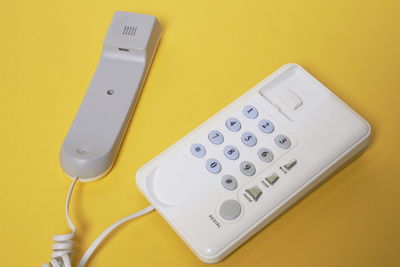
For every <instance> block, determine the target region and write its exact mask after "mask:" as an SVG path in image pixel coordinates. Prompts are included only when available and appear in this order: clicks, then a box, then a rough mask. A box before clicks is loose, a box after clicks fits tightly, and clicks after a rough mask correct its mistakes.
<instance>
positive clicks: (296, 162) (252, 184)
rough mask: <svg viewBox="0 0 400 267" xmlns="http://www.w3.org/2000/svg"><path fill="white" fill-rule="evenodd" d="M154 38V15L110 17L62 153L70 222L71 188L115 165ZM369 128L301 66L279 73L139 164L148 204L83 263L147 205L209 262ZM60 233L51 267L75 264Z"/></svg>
mask: <svg viewBox="0 0 400 267" xmlns="http://www.w3.org/2000/svg"><path fill="white" fill-rule="evenodd" d="M159 36H160V27H159V24H158V22H157V20H156V19H155V18H154V17H152V16H146V15H139V14H134V13H127V12H117V13H116V14H115V16H114V19H113V22H112V24H111V26H110V29H109V32H108V33H107V37H106V40H105V42H104V49H103V57H102V59H101V61H100V63H99V66H98V69H97V71H96V74H95V76H94V78H93V80H92V83H91V85H90V86H89V89H88V92H87V94H86V96H85V98H84V100H83V102H82V105H81V107H80V109H79V111H78V114H77V116H76V118H75V120H74V123H73V124H72V126H71V129H70V131H69V133H68V135H67V137H66V139H65V141H64V144H63V148H62V152H61V164H62V167H63V170H64V171H65V172H66V173H67V174H68V175H69V176H71V177H73V178H74V183H73V184H72V186H71V189H70V193H69V195H68V199H67V209H66V213H67V219H68V222H69V223H70V225H71V224H72V222H71V221H70V219H69V215H68V203H69V199H70V196H71V193H72V189H73V187H74V185H75V183H76V181H77V180H79V181H91V180H95V179H97V178H100V177H102V176H103V175H105V173H106V172H107V171H108V170H109V169H110V168H111V166H112V162H113V161H114V159H115V156H116V154H117V151H118V148H119V145H120V143H121V140H122V137H123V135H124V132H125V130H126V127H127V124H128V122H129V118H130V114H131V113H132V110H133V108H134V105H135V102H136V99H137V96H138V94H139V90H140V87H141V84H142V83H143V80H144V77H145V74H146V72H147V69H148V67H149V65H150V62H151V58H152V56H153V54H154V52H155V49H156V46H157V43H158V40H159ZM132 88H133V89H132ZM370 131H371V129H370V126H369V124H368V123H367V122H366V121H365V120H364V119H363V118H361V117H360V116H359V115H358V114H357V113H356V112H355V111H353V110H352V109H351V108H350V107H349V106H347V105H346V104H345V103H344V102H343V101H341V100H340V99H339V98H338V97H337V96H335V95H334V94H333V93H332V92H331V91H330V90H328V89H327V88H326V87H325V86H323V85H322V84H321V83H320V82H319V81H317V80H316V79H315V78H314V77H312V76H311V75H310V74H309V73H308V72H307V71H305V70H304V69H303V68H302V67H300V66H299V65H296V64H287V65H284V66H283V67H281V68H280V69H279V70H277V71H276V72H274V73H273V74H272V75H270V76H269V77H267V78H266V79H265V80H263V81H262V82H260V83H259V84H258V85H256V86H255V87H253V88H252V89H250V90H249V91H247V92H246V93H245V94H244V95H242V96H241V97H239V98H238V99H237V100H235V101H234V102H232V103H231V104H229V105H228V106H227V107H225V108H224V109H223V110H222V111H220V112H218V113H217V114H216V115H214V116H213V117H211V118H210V119H209V120H207V121H206V122H204V123H203V124H202V125H200V126H199V127H197V128H196V129H194V130H193V131H192V132H191V133H189V134H188V135H186V136H185V137H183V138H182V139H181V140H179V141H178V142H177V143H176V144H174V145H172V146H171V147H169V148H168V149H167V150H165V151H164V152H163V153H161V154H160V155H158V156H157V157H155V158H154V159H153V160H151V161H150V162H149V163H147V164H146V165H144V166H143V167H142V168H140V169H139V171H138V172H137V175H136V182H137V185H138V188H139V189H140V191H141V192H142V193H143V194H144V195H145V197H146V198H147V199H148V200H149V202H150V203H151V206H150V207H148V208H146V209H144V210H142V211H139V212H138V213H134V214H132V215H130V216H128V217H126V218H124V219H122V220H120V221H119V222H117V223H115V224H114V225H112V226H111V227H110V228H108V229H107V230H106V231H104V232H103V233H102V234H101V235H100V237H99V238H98V239H97V240H96V241H95V242H94V243H93V244H92V246H91V247H90V248H89V249H88V251H87V252H86V253H85V255H84V257H83V258H82V260H81V262H80V263H79V266H84V265H85V264H86V262H87V260H88V259H89V257H90V256H91V254H92V253H93V251H94V250H95V249H96V247H97V246H98V244H99V243H100V242H101V241H102V240H103V239H104V237H105V236H106V235H107V234H109V233H110V232H111V231H112V230H113V229H115V228H116V227H118V226H119V225H121V224H122V223H124V222H126V221H128V220H130V219H133V218H136V217H138V216H140V215H143V214H146V213H147V212H150V211H151V210H153V208H155V209H156V210H157V211H158V212H159V213H160V214H161V215H162V217H163V218H164V219H165V220H166V221H167V222H168V223H169V225H170V226H171V227H172V228H173V229H174V230H175V231H176V233H177V234H178V235H179V236H180V237H181V238H182V239H183V240H184V242H185V243H186V244H187V245H188V246H189V247H190V248H191V249H192V251H193V252H194V253H195V254H196V255H197V256H198V257H199V258H200V259H201V260H202V261H204V262H207V263H216V262H218V261H220V260H222V259H223V258H224V257H226V256H227V255H229V254H230V253H231V252H232V251H233V250H235V249H236V248H237V247H239V246H240V245H241V244H243V243H244V242H245V241H246V240H248V239H249V238H250V237H251V236H253V235H254V234H255V233H257V232H258V231H260V230H261V229H262V228H263V227H264V226H265V225H267V224H268V223H269V222H271V221H272V220H273V219H274V218H275V217H277V216H278V215H279V214H281V213H282V212H284V211H285V210H286V209H287V208H289V207H290V206H291V205H292V204H294V203H295V202H296V201H297V200H299V199H300V198H301V197H303V196H304V195H305V194H306V193H307V192H309V191H310V190H311V189H312V188H314V187H315V186H316V185H318V184H319V183H320V182H321V181H323V180H324V179H325V178H327V177H328V176H329V175H330V174H331V173H332V172H333V171H335V170H336V169H337V168H339V167H340V166H342V165H343V164H344V163H345V162H347V161H348V160H349V159H351V158H352V157H353V156H354V155H356V154H357V153H358V152H360V151H361V150H362V149H363V148H365V147H366V146H367V144H368V141H369V137H370ZM72 226H73V224H72V225H71V228H72V229H73V233H74V230H75V228H74V226H73V227H72ZM63 236H64V239H66V241H60V240H59V241H58V242H59V243H57V244H55V245H58V246H61V247H62V246H63V245H64V247H63V249H60V250H58V251H57V249H55V251H56V253H55V255H53V259H52V261H53V262H50V265H51V264H53V265H51V266H53V267H58V266H71V265H68V264H67V263H66V262H67V261H69V258H68V254H69V253H70V252H71V248H70V247H72V245H71V246H70V247H69V249H68V248H66V247H68V245H65V244H67V243H68V244H70V240H71V239H72V237H73V235H72V236H68V238H66V237H65V235H63ZM56 237H60V236H56ZM59 239H60V238H59ZM60 244H61V245H60ZM60 251H61V252H60ZM57 252H59V253H57ZM55 264H60V265H55ZM62 264H64V265H62ZM69 264H71V263H70V262H69ZM46 266H49V265H46Z"/></svg>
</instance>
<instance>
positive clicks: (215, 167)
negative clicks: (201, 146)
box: [206, 159, 221, 173]
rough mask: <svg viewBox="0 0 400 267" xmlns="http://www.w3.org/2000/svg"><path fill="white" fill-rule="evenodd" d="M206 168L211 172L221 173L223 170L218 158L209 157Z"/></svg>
mask: <svg viewBox="0 0 400 267" xmlns="http://www.w3.org/2000/svg"><path fill="white" fill-rule="evenodd" d="M206 168H207V170H208V171H209V172H211V173H219V172H220V171H221V163H219V161H218V160H216V159H208V160H207V162H206Z"/></svg>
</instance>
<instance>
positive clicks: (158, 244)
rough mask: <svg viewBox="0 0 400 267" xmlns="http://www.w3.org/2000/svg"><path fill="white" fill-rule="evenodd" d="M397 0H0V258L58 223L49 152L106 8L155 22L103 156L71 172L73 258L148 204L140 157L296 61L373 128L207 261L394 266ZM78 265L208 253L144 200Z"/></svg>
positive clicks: (399, 258) (56, 171)
mask: <svg viewBox="0 0 400 267" xmlns="http://www.w3.org/2000/svg"><path fill="white" fill-rule="evenodd" d="M399 3H400V2H399V1H397V0H394V1H349V0H345V1H342V0H341V1H309V0H307V1H299V0H293V1H278V0H274V1H265V0H264V1H262V0H261V1H212V0H207V1H205V0H202V1H172V0H171V1H161V0H160V1H153V0H142V1H135V0H129V1H128V0H113V1H100V0H97V1H95V0H90V1H77V0H71V1H55V0H48V1H44V0H37V1H2V3H1V11H0V33H1V40H0V81H1V83H0V86H1V91H0V92H1V95H0V118H1V121H0V125H1V131H0V140H1V154H0V164H1V178H0V214H1V215H0V216H1V217H0V254H1V256H0V266H5V267H13V266H17V267H19V266H21V267H23V266H40V264H41V263H42V262H45V261H47V260H48V259H49V257H50V246H51V236H52V235H53V234H57V233H59V234H62V233H64V232H66V231H67V230H68V228H67V225H66V223H65V218H64V211H63V207H64V201H65V196H66V193H67V189H68V187H69V185H70V183H71V181H70V180H69V179H67V178H66V176H65V175H64V174H63V173H62V171H61V169H60V167H59V162H58V154H59V150H60V146H61V143H62V141H63V138H64V136H65V135H66V133H67V131H68V129H69V126H70V125H71V123H72V120H73V117H74V115H75V113H76V111H77V109H78V107H79V104H80V102H81V100H82V97H83V96H84V94H85V91H86V88H87V86H88V84H89V82H90V80H91V77H92V75H93V73H94V71H95V68H96V65H97V62H98V60H99V56H100V52H101V48H102V41H103V38H104V36H105V33H106V30H107V28H108V25H109V23H110V21H111V18H112V16H113V13H114V11H116V10H123V11H131V12H138V13H145V14H152V15H155V16H157V18H159V20H160V22H161V24H162V27H163V29H164V33H163V37H162V40H161V42H160V45H159V48H158V52H157V54H156V57H155V59H154V62H153V65H152V67H151V71H150V73H149V76H148V79H147V82H146V84H145V87H144V90H143V94H142V96H141V98H140V101H139V104H138V106H137V109H136V111H135V113H134V116H133V118H132V123H131V125H130V127H129V130H128V133H127V135H126V138H125V141H124V143H123V145H122V148H121V151H120V153H119V157H118V159H117V161H116V163H115V165H114V168H113V169H112V171H111V172H110V173H109V174H108V175H107V176H106V177H105V178H103V179H102V180H99V181H97V182H93V183H88V184H79V185H78V186H77V190H76V192H75V193H76V194H75V195H74V197H73V202H72V217H73V219H74V221H75V222H76V224H77V226H78V231H79V233H78V238H77V242H76V243H77V250H76V253H75V257H74V258H75V259H76V258H78V257H80V256H81V255H82V253H83V251H84V249H85V248H87V246H88V245H89V243H90V242H91V241H92V240H93V239H94V238H95V237H96V236H97V235H98V234H99V233H100V232H101V231H102V230H103V229H104V228H105V227H106V226H108V225H110V224H111V223H113V222H114V221H115V220H117V219H119V218H121V217H123V216H125V215H127V214H129V213H131V212H133V211H136V210H138V209H141V208H143V207H145V206H147V205H148V203H147V201H146V200H145V198H144V197H143V196H142V195H141V194H140V193H139V191H138V190H137V189H136V185H135V182H134V176H135V173H136V171H137V169H138V168H139V167H140V166H141V165H143V164H144V163H146V162H147V161H148V160H150V159H151V158H152V157H154V156H156V155H157V154H158V153H160V152H161V151H163V150H164V149H166V148H167V147H168V146H170V145H171V144H173V143H174V142H175V141H177V140H178V139H179V138H180V137H182V136H183V135H184V134H186V133H188V132H189V131H190V130H191V129H193V128H194V127H196V126H198V125H199V124H200V123H202V122H203V121H204V120H206V119H207V118H209V117H210V116H211V115H213V114H214V113H216V112H217V111H219V110H220V109H221V108H223V107H224V106H226V105H227V104H228V103H230V102H231V101H232V100H234V99H235V98H237V97H239V96H240V95H241V94H243V93H244V92H245V91H246V90H248V89H250V88H251V87H252V86H254V85H255V84H257V83H258V82H259V81H261V80H262V79H263V78H265V77H266V76H268V75H269V74H270V73H272V72H273V71H275V70H276V69H277V68H279V67H280V66H281V65H283V64H285V63H288V62H296V63H299V64H300V65H302V66H303V67H304V68H306V69H307V70H308V71H310V72H311V73H312V74H313V75H314V76H316V77H317V78H318V79H319V80H320V81H322V82H323V83H324V84H325V85H326V86H327V87H328V88H330V89H331V90H332V91H333V92H334V93H336V94H337V95H338V96H339V97H341V98H342V99H343V100H344V101H345V102H346V103H348V104H349V105H350V106H351V107H353V108H354V109H355V110H356V111H357V112H359V113H360V114H361V115H362V116H363V117H364V118H366V119H367V120H368V121H369V122H370V124H371V126H372V130H373V133H372V143H371V145H370V146H369V148H368V149H367V150H366V151H365V153H364V154H362V155H361V157H359V158H358V159H357V160H356V161H354V162H353V163H351V164H350V165H349V166H347V167H346V168H345V169H343V170H342V171H340V172H339V173H338V174H336V175H335V176H334V177H333V178H332V179H330V180H329V181H328V182H327V183H325V184H324V185H322V186H321V187H320V188H319V189H317V190H316V191H315V192H313V193H312V194H310V195H309V196H308V197H306V198H305V199H304V200H302V201H301V202H300V203H299V204H298V205H296V206H295V207H294V208H292V209H291V210H289V211H288V212H286V213H285V214H284V215H283V216H281V217H279V218H278V219H277V220H276V221H275V222H273V223H272V224H271V225H270V226H269V227H267V228H266V229H264V230H262V231H261V232H260V233H259V234H258V235H256V236H255V237H254V238H252V239H251V240H250V241H249V242H247V243H246V244H245V245H243V246H242V247H241V248H240V249H238V250H237V251H236V252H235V253H233V254H232V255H231V256H230V257H228V258H227V259H226V260H225V261H223V262H222V263H220V264H219V266H270V267H272V266H307V267H309V266H385V267H390V266H400V215H399V210H400V208H399V204H400V171H399V165H400V164H399V149H400V141H399V138H400V128H399V122H400V120H399V114H400V112H399V101H400V100H399V98H400V93H399V92H400V15H399V11H400V4H399ZM327 142H329V140H327ZM89 266H96V267H104V266H141V267H142V266H143V267H145V266H174V267H187V266H206V265H205V264H203V263H201V262H200V261H199V260H198V259H197V258H196V257H195V256H194V255H193V254H192V253H191V252H190V250H189V249H188V248H187V247H186V245H185V244H184V243H183V242H182V241H181V240H180V239H179V238H178V236H177V235H176V234H175V233H174V232H173V230H172V229H171V228H170V227H169V226H168V225H167V224H166V223H165V222H164V221H163V220H162V218H161V217H160V216H159V215H158V214H157V213H155V212H154V213H152V214H150V215H147V216H145V217H142V218H140V219H139V220H137V221H134V222H132V223H129V224H127V225H125V226H124V227H122V228H121V229H119V230H118V231H116V232H115V234H114V235H112V236H111V238H109V239H107V243H106V244H105V245H104V246H102V247H101V250H100V251H99V253H97V254H96V255H95V257H94V258H93V260H92V261H91V262H90V264H89Z"/></svg>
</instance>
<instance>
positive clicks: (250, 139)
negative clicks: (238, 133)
mask: <svg viewBox="0 0 400 267" xmlns="http://www.w3.org/2000/svg"><path fill="white" fill-rule="evenodd" d="M242 142H243V144H245V145H246V146H255V145H256V144H257V137H256V136H255V135H254V134H252V133H249V132H245V133H244V134H242Z"/></svg>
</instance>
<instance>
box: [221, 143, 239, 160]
mask: <svg viewBox="0 0 400 267" xmlns="http://www.w3.org/2000/svg"><path fill="white" fill-rule="evenodd" d="M224 155H225V157H227V158H228V159H230V160H235V159H238V158H239V150H238V149H237V148H236V147H234V146H226V147H225V148H224Z"/></svg>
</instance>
